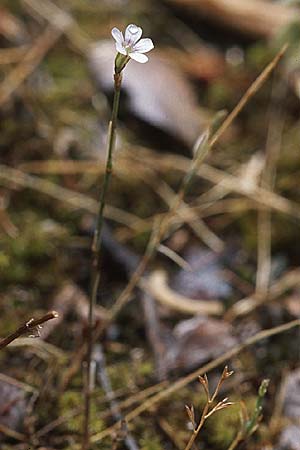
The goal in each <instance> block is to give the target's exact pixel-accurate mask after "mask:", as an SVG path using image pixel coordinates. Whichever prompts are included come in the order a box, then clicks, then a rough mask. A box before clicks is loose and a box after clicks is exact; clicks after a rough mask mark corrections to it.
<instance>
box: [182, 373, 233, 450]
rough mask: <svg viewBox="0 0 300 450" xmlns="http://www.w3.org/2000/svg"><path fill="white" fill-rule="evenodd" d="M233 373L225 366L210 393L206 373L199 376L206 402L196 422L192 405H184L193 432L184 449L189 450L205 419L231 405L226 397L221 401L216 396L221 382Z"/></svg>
mask: <svg viewBox="0 0 300 450" xmlns="http://www.w3.org/2000/svg"><path fill="white" fill-rule="evenodd" d="M232 374H233V371H229V370H228V367H227V366H226V367H225V368H224V370H223V372H222V375H221V377H220V379H219V381H218V384H217V387H216V389H215V391H214V393H213V394H212V395H211V394H210V392H209V383H208V378H207V375H206V374H205V375H204V376H203V377H202V376H199V378H198V379H199V382H200V383H201V385H202V387H203V389H204V392H205V395H206V403H205V406H204V408H203V411H202V414H201V417H200V420H199V422H198V424H197V422H196V419H195V413H194V406H193V405H192V406H187V405H186V407H185V408H186V412H187V415H188V417H189V420H190V421H191V424H192V426H193V434H192V435H191V437H190V439H189V441H188V443H187V445H186V447H185V449H184V450H190V449H191V448H192V446H193V444H194V442H195V440H196V438H197V436H198V434H199V432H200V430H201V429H202V427H203V425H204V423H205V421H206V420H207V419H208V418H209V417H211V416H212V415H213V414H215V413H216V412H217V411H221V410H222V409H224V408H228V407H229V406H231V405H233V403H232V402H230V401H228V398H224V399H223V400H221V401H217V396H218V394H219V391H220V389H221V386H222V384H223V383H224V381H226V380H227V378H229V377H230V376H231V375H232Z"/></svg>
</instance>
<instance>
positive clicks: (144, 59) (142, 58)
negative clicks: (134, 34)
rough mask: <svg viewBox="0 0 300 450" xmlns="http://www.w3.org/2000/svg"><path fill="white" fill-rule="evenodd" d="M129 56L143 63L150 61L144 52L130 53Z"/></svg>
mask: <svg viewBox="0 0 300 450" xmlns="http://www.w3.org/2000/svg"><path fill="white" fill-rule="evenodd" d="M128 56H130V58H131V59H134V60H135V61H137V62H139V63H142V64H144V63H146V62H147V61H148V56H146V55H142V53H138V52H132V53H129V54H128Z"/></svg>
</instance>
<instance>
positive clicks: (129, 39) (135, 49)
mask: <svg viewBox="0 0 300 450" xmlns="http://www.w3.org/2000/svg"><path fill="white" fill-rule="evenodd" d="M142 33H143V30H142V29H141V28H140V27H138V26H137V25H134V24H133V23H132V24H130V25H128V27H127V28H126V30H125V39H124V37H123V33H122V32H121V31H120V30H119V29H118V28H113V29H112V30H111V34H112V37H113V38H114V40H115V41H116V49H117V51H118V52H119V53H121V54H122V55H126V56H129V57H130V58H132V59H134V60H135V61H137V62H139V63H145V62H147V61H148V57H147V56H146V55H144V53H147V52H149V51H150V50H152V49H153V48H154V45H153V42H152V40H151V39H149V38H146V39H141V36H142Z"/></svg>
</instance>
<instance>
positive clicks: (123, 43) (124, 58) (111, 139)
mask: <svg viewBox="0 0 300 450" xmlns="http://www.w3.org/2000/svg"><path fill="white" fill-rule="evenodd" d="M111 33H112V36H113V38H114V39H115V41H116V49H117V52H118V53H117V55H116V58H115V70H114V100H113V107H112V113H111V119H110V122H109V125H108V136H107V159H106V169H105V174H104V179H103V185H102V190H101V194H100V200H99V211H98V216H97V224H96V228H95V233H94V239H93V245H92V252H93V264H92V267H93V273H92V282H91V295H90V303H89V316H88V325H89V327H88V328H89V335H88V349H87V358H86V389H85V411H84V425H83V441H82V450H88V449H89V448H90V437H89V434H90V433H89V424H90V409H91V390H92V386H93V380H92V375H91V373H92V363H93V361H92V354H93V341H94V327H95V323H94V322H95V321H94V309H95V304H96V300H97V293H98V289H99V285H100V276H101V273H100V250H101V242H102V229H103V220H104V208H105V203H106V196H107V192H108V187H109V183H110V178H111V174H112V170H113V159H112V157H113V151H114V147H115V139H116V125H117V117H118V112H119V103H120V93H121V84H122V71H123V69H124V68H125V66H126V65H127V63H128V62H129V60H130V59H133V60H135V61H138V62H140V63H145V62H147V61H148V57H147V56H146V55H144V53H146V52H148V51H150V50H152V49H153V48H154V45H153V42H152V40H151V39H149V38H146V39H141V36H142V33H143V30H142V28H141V27H138V26H137V25H134V24H130V25H128V26H127V28H126V30H125V38H124V37H123V33H122V32H121V31H120V30H118V28H113V29H112V31H111Z"/></svg>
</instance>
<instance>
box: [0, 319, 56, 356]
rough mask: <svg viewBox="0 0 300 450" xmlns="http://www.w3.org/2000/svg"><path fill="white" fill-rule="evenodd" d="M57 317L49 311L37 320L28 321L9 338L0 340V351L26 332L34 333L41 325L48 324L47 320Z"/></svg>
mask: <svg viewBox="0 0 300 450" xmlns="http://www.w3.org/2000/svg"><path fill="white" fill-rule="evenodd" d="M57 317H58V314H57V312H56V311H51V312H48V313H47V314H45V315H44V316H42V317H40V318H38V319H30V320H28V321H27V322H25V323H24V324H23V325H21V326H20V327H19V328H18V329H17V330H16V331H14V332H13V333H11V334H10V335H9V336H7V337H6V338H3V339H1V340H0V350H2V349H3V348H4V347H7V346H8V345H9V344H10V343H11V342H12V341H14V340H15V339H18V338H19V337H20V336H22V335H23V334H27V333H28V332H36V330H38V329H39V327H40V326H41V325H42V324H43V323H45V322H48V320H52V319H56V318H57Z"/></svg>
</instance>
